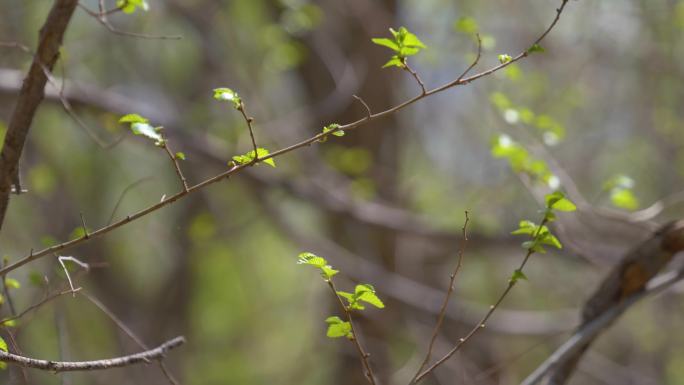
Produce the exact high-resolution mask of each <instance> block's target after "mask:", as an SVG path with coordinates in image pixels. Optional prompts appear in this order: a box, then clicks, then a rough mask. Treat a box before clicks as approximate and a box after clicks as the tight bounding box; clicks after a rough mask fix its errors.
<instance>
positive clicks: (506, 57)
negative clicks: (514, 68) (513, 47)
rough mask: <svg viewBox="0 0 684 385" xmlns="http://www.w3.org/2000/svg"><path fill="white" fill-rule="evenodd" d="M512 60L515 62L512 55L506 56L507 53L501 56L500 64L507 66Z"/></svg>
mask: <svg viewBox="0 0 684 385" xmlns="http://www.w3.org/2000/svg"><path fill="white" fill-rule="evenodd" d="M511 60H513V58H512V57H511V55H508V54H505V53H504V54H501V55H499V63H501V64H506V63H508V62H510V61H511Z"/></svg>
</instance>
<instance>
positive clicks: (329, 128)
mask: <svg viewBox="0 0 684 385" xmlns="http://www.w3.org/2000/svg"><path fill="white" fill-rule="evenodd" d="M338 128H340V125H339V124H337V123H332V124H328V125H327V126H325V127H323V133H326V132H330V131H334V130H337V129H338ZM332 135H335V136H344V130H340V131H335V132H333V133H332Z"/></svg>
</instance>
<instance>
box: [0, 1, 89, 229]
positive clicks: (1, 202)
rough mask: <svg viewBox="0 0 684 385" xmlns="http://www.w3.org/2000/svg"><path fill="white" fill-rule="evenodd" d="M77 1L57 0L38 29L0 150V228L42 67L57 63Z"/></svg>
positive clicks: (41, 88)
mask: <svg viewBox="0 0 684 385" xmlns="http://www.w3.org/2000/svg"><path fill="white" fill-rule="evenodd" d="M77 4H78V1H77V0H56V1H55V2H54V4H53V6H52V9H51V10H50V13H49V15H48V17H47V19H46V20H45V23H44V24H43V27H42V28H41V30H40V37H39V39H38V49H37V50H36V54H35V56H34V58H33V62H32V63H31V68H30V69H29V72H28V74H27V75H26V78H25V80H24V83H23V86H22V89H21V92H20V93H19V97H18V99H17V104H16V106H15V108H14V111H13V112H12V116H11V118H10V121H9V125H8V128H7V134H6V136H5V142H4V145H3V147H2V152H0V228H2V224H3V222H4V220H5V213H6V212H7V206H8V204H9V194H10V193H11V191H12V184H13V181H14V180H16V178H15V175H16V174H17V172H18V168H19V159H20V158H21V153H22V151H23V149H24V143H25V141H26V137H27V135H28V132H29V129H30V127H31V123H32V122H33V117H34V115H35V113H36V110H37V109H38V105H40V102H41V101H42V100H43V97H44V95H45V84H46V83H47V76H46V75H45V72H44V70H43V68H47V69H48V71H51V70H52V68H53V67H54V65H55V63H56V62H57V59H58V57H59V49H60V47H61V45H62V39H63V37H64V33H65V31H66V29H67V25H68V24H69V21H70V20H71V16H72V15H73V13H74V10H75V9H76V5H77Z"/></svg>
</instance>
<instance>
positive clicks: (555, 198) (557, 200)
mask: <svg viewBox="0 0 684 385" xmlns="http://www.w3.org/2000/svg"><path fill="white" fill-rule="evenodd" d="M545 200H546V208H548V209H553V210H558V211H575V210H577V206H575V204H574V203H572V201H570V200H569V199H568V198H566V197H565V194H563V193H562V192H560V191H556V192H554V193H552V194H548V195H547V196H546V198H545Z"/></svg>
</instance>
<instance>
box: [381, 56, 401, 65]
mask: <svg viewBox="0 0 684 385" xmlns="http://www.w3.org/2000/svg"><path fill="white" fill-rule="evenodd" d="M387 67H399V68H404V67H405V65H404V61H403V60H401V59H400V58H399V56H397V55H394V56H392V58H391V59H389V61H388V62H387V63H385V64H384V65H383V66H382V68H387Z"/></svg>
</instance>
